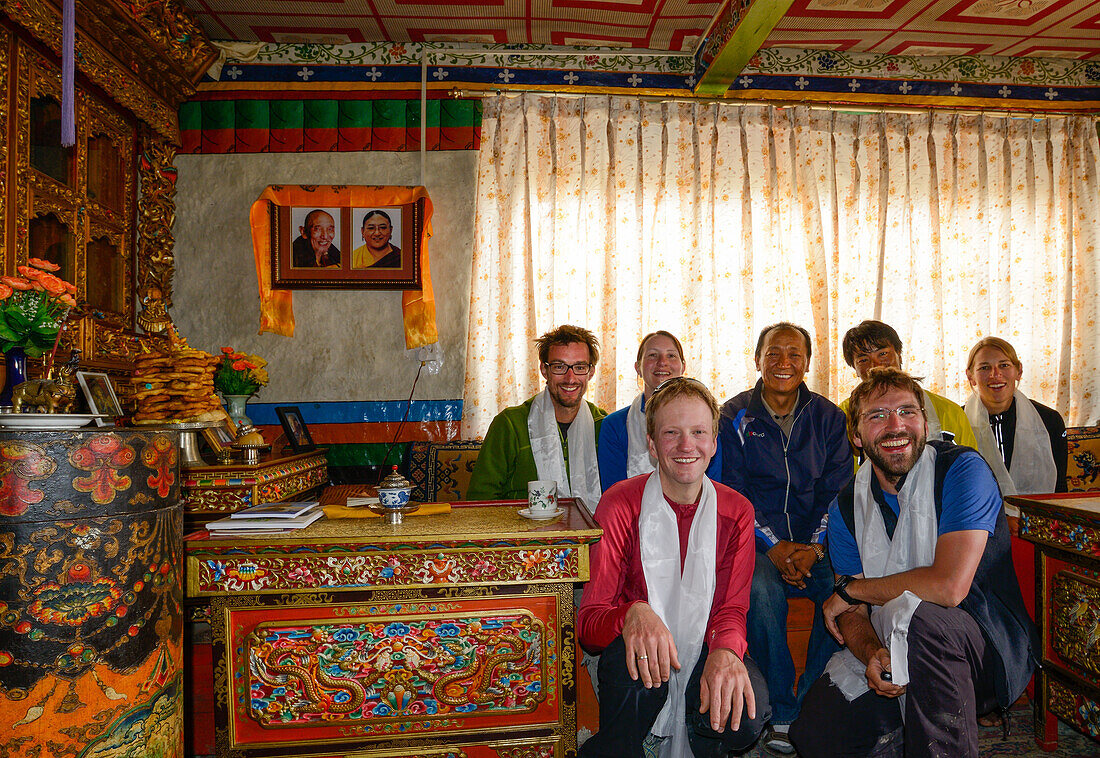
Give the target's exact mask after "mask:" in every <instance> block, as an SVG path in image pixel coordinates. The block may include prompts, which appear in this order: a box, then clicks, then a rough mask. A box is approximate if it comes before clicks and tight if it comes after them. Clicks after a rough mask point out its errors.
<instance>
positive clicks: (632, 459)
mask: <svg viewBox="0 0 1100 758" xmlns="http://www.w3.org/2000/svg"><path fill="white" fill-rule="evenodd" d="M644 402H645V395H644V394H641V395H638V397H636V398H634V402H632V403H631V404H630V410H628V411H627V412H626V478H627V479H629V478H630V477H632V476H638V475H639V474H648V473H649V472H650V471H653V470H655V469H656V468H657V467H656V466H655V465H654V462H653V459H652V458H650V457H649V442H647V441H646V434H645V411H643V410H642V403H644Z"/></svg>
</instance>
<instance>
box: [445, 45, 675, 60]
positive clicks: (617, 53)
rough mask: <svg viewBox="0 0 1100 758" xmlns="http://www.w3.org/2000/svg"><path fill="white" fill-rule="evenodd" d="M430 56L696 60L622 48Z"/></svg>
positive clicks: (456, 50)
mask: <svg viewBox="0 0 1100 758" xmlns="http://www.w3.org/2000/svg"><path fill="white" fill-rule="evenodd" d="M424 52H425V53H426V54H428V55H432V56H437V55H484V56H486V57H489V56H503V57H507V58H511V57H513V56H515V57H523V56H528V57H532V58H535V57H540V56H542V57H555V58H583V57H586V56H589V55H595V56H597V57H600V58H689V59H691V58H694V57H695V56H694V54H693V53H677V52H673V51H671V50H641V51H640V50H638V49H637V48H633V47H630V48H626V47H624V48H622V49H613V50H597V49H592V50H487V49H484V48H473V47H470V48H464V47H443V48H432V49H425V50H424Z"/></svg>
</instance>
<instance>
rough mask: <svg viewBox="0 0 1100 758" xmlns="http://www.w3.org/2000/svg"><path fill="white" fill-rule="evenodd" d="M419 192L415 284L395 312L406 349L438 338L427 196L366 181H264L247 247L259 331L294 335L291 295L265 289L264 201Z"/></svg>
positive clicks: (361, 203) (334, 200) (385, 200)
mask: <svg viewBox="0 0 1100 758" xmlns="http://www.w3.org/2000/svg"><path fill="white" fill-rule="evenodd" d="M420 198H424V228H423V235H422V237H421V240H420V281H421V289H419V290H405V291H403V292H402V293H401V314H402V321H403V322H404V327H405V347H406V348H407V349H410V350H411V349H412V348H416V347H423V346H425V345H430V344H432V343H433V342H438V341H439V330H438V329H437V328H436V323H435V292H434V291H433V290H432V277H431V272H430V268H429V266H428V238H429V237H431V236H432V200H431V198H430V197H428V191H427V190H426V189H424V188H423V187H368V186H361V185H352V186H338V187H330V186H302V185H269V186H268V187H267V188H266V189H265V190H264V191H263V192H262V193H260V197H259V199H257V200H256V202H254V203H253V204H252V209H251V211H250V212H249V225H250V226H251V228H252V252H253V255H255V257H256V277H257V279H258V280H259V283H260V332H259V333H260V334H263V333H264V332H272V333H274V334H281V335H283V336H284V337H293V336H294V299H293V294H292V292H291V291H290V290H273V289H271V209H270V206H271V205H272V204H274V205H281V206H303V205H311V206H314V207H318V208H323V207H341V208H377V207H386V206H391V205H404V204H406V203H411V202H415V201H416V200H419V199H420Z"/></svg>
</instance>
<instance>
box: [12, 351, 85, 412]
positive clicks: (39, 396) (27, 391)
mask: <svg viewBox="0 0 1100 758" xmlns="http://www.w3.org/2000/svg"><path fill="white" fill-rule="evenodd" d="M79 362H80V351H79V350H74V351H73V354H72V357H70V358H69V361H68V363H66V364H65V365H64V366H62V367H61V368H60V369H58V371H57V378H56V379H54V378H53V368H50V370H49V371H48V372H47V374H46V378H45V379H29V380H27V381H25V382H23V383H22V384H18V385H16V387H15V390H14V391H13V392H12V397H11V404H12V407H13V410H14V411H15V412H16V413H22V412H23V409H24V408H26V407H31V408H37V409H38V410H39V411H40V412H45V413H72V410H73V403H74V402H75V401H76V383H75V382H74V381H73V373H74V372H75V371H76V367H77V365H78V364H79Z"/></svg>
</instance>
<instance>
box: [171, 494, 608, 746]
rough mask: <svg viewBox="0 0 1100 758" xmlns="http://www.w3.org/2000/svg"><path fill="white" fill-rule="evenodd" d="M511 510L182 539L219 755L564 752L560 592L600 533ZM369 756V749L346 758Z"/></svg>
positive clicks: (569, 598) (571, 720)
mask: <svg viewBox="0 0 1100 758" xmlns="http://www.w3.org/2000/svg"><path fill="white" fill-rule="evenodd" d="M562 504H563V506H564V511H565V512H564V514H563V515H562V516H559V517H557V518H555V519H552V520H550V521H530V520H528V519H524V518H522V517H521V516H519V514H518V512H517V511H518V509H519V508H520V507H521V506H524V505H526V503H525V502H520V501H500V502H495V503H454V504H452V510H451V511H450V512H449V513H447V514H440V515H432V516H416V515H411V516H406V518H405V522H404V523H403V524H400V525H393V526H391V525H387V524H385V523H382V520H381V519H377V518H371V519H366V518H363V519H358V518H356V519H338V520H329V519H322V520H321V521H318V522H317V523H315V524H313V525H311V526H310V527H308V528H306V529H304V530H301V531H300V532H295V533H293V534H292V535H290V536H280V537H279V538H277V539H272V538H267V539H261V538H257V539H232V540H229V539H223V538H218V539H209V538H204V535H198V536H199V539H195V538H194V537H192V538H189V539H188V540H187V541H186V542H185V546H186V548H185V549H186V562H187V595H188V598H189V600H190V601H191V602H196V601H199V602H209V603H210V606H211V612H210V616H209V617H210V623H211V627H212V633H213V656H214V661H213V663H214V689H215V722H216V735H215V751H216V753H217V754H218V755H219V756H287V757H288V758H289V756H325V757H326V758H329V757H332V756H352V755H356V756H358V755H367V754H369V755H370V756H378V757H379V758H382V757H383V756H425V757H426V756H433V757H438V758H443V757H444V756H453V757H454V758H459V756H464V757H465V758H506V757H507V758H521V757H522V758H551V757H554V758H563V757H564V756H572V755H575V753H576V699H575V698H576V694H575V693H576V683H575V673H576V672H575V668H574V666H575V662H574V648H575V632H574V594H573V589H574V584H576V583H579V582H583V581H586V580H587V579H588V576H589V566H588V550H589V547H590V545H591V544H592V543H593V542H595V541H596V540H597V539H599V536H600V534H601V531H600V529H599V528H598V527H597V526H596V525H595V523H594V522H593V520H592V518H591V516H590V515H589V514H588V513H587V511H585V510H584V509H583V508H579V507H577V506H576V505H575V504H574V503H573V502H572V501H568V500H563V503H562ZM363 751H369V752H363Z"/></svg>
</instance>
